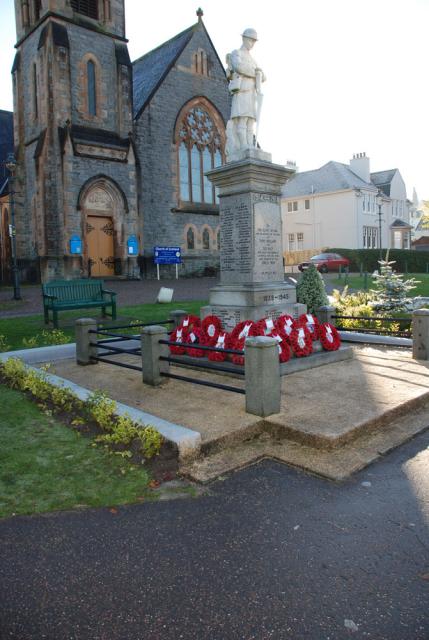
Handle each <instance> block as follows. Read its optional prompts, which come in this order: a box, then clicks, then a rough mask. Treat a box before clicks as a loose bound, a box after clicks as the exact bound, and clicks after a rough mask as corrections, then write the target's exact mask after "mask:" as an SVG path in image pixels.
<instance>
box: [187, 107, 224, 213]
mask: <svg viewBox="0 0 429 640" xmlns="http://www.w3.org/2000/svg"><path fill="white" fill-rule="evenodd" d="M222 159H223V149H222V142H221V136H220V134H219V131H218V130H217V128H216V125H215V123H214V121H213V119H212V118H211V117H210V115H209V114H208V112H207V111H206V109H204V108H203V107H202V106H198V105H197V106H195V107H192V108H191V109H189V111H187V112H186V113H185V115H184V117H183V118H182V121H181V123H180V130H179V174H180V199H181V200H182V201H185V202H193V203H195V204H200V203H206V204H210V205H213V204H216V203H217V195H216V191H215V188H214V187H213V185H212V184H211V182H210V180H208V179H207V178H206V177H205V176H204V173H206V172H207V171H210V170H211V169H213V168H214V167H217V166H219V165H221V164H222Z"/></svg>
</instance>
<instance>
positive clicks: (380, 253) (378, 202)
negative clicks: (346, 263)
mask: <svg viewBox="0 0 429 640" xmlns="http://www.w3.org/2000/svg"><path fill="white" fill-rule="evenodd" d="M376 200H377V205H378V249H379V255H380V260H383V254H382V249H381V205H382V204H383V201H384V198H383V193H382V191H380V190H379V191H378V193H377V196H376Z"/></svg>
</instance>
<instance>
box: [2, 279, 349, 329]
mask: <svg viewBox="0 0 429 640" xmlns="http://www.w3.org/2000/svg"><path fill="white" fill-rule="evenodd" d="M289 275H290V276H292V277H293V278H294V279H295V280H297V279H298V278H299V274H297V273H290V274H289ZM324 278H325V282H326V290H327V292H328V293H331V291H332V289H333V288H337V289H341V284H340V285H338V279H337V276H336V274H328V275H325V276H324ZM216 284H218V279H217V278H179V280H160V281H159V282H158V280H108V281H106V286H107V288H109V289H112V291H116V293H117V294H118V297H117V301H118V305H119V307H121V306H126V305H133V304H143V303H146V302H156V298H157V296H158V293H159V289H160V287H168V288H169V289H174V296H173V301H176V302H180V301H184V300H208V299H209V292H210V289H211V288H212V287H214V286H215V285H216ZM21 294H22V300H21V301H15V300H12V296H13V290H12V289H11V287H0V317H3V318H5V317H17V316H25V315H31V314H35V313H42V312H43V305H42V297H41V288H40V285H32V286H23V287H21Z"/></svg>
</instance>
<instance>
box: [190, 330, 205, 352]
mask: <svg viewBox="0 0 429 640" xmlns="http://www.w3.org/2000/svg"><path fill="white" fill-rule="evenodd" d="M186 342H187V343H188V344H191V343H192V344H195V345H197V344H204V342H205V340H204V333H203V330H202V329H200V328H199V327H194V328H193V329H191V331H189V333H187V334H186ZM186 353H187V354H188V356H191V357H192V358H203V357H204V356H205V355H206V351H203V350H202V349H194V348H189V347H187V349H186Z"/></svg>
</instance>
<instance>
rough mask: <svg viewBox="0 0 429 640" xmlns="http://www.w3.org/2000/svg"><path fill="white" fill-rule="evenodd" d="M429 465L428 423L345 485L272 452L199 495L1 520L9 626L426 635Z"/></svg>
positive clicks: (153, 634) (69, 639)
mask: <svg viewBox="0 0 429 640" xmlns="http://www.w3.org/2000/svg"><path fill="white" fill-rule="evenodd" d="M428 469H429V432H426V433H424V434H422V435H420V436H419V437H418V438H416V439H415V440H414V441H412V442H410V443H408V444H407V445H404V446H403V447H402V448H400V449H399V450H396V451H395V452H393V453H392V454H390V455H389V456H387V457H386V458H385V459H384V460H382V461H381V462H379V463H377V464H375V465H373V466H372V467H369V468H368V469H366V470H365V471H364V472H362V473H360V474H358V475H356V476H355V477H353V478H352V479H351V480H350V481H349V482H347V483H345V484H341V485H337V484H333V483H329V482H327V481H324V480H322V479H319V478H316V477H312V476H309V475H306V474H304V473H301V472H299V471H296V470H293V469H290V468H288V467H286V466H282V465H280V464H278V463H276V462H271V461H265V462H262V463H260V464H259V465H257V466H254V467H251V468H248V469H246V470H244V471H242V472H240V473H237V474H235V475H232V476H231V477H229V478H226V479H224V481H218V482H217V483H215V484H213V485H211V487H210V492H209V493H208V494H207V495H205V496H203V497H200V498H197V499H187V500H176V501H173V502H160V503H147V504H139V505H135V506H128V507H119V508H118V510H117V513H112V512H111V511H110V510H109V509H101V510H88V511H83V512H77V511H76V512H65V513H57V514H53V515H46V516H42V517H40V516H38V517H17V518H12V519H9V520H4V521H2V522H1V523H0V538H1V546H0V638H1V640H6V639H10V638H14V639H16V640H27V639H30V638H31V639H32V640H36V639H37V640H41V639H49V640H143V639H144V640H146V639H148V640H149V639H150V640H153V639H159V640H161V639H162V640H170V639H171V640H173V639H174V640H180V639H185V640H188V639H189V640H191V639H194V640H230V639H231V640H235V639H240V640H251V639H252V640H253V639H255V640H265V639H269V638H274V639H276V640H283V639H286V638H287V639H293V640H295V639H299V640H340V639H341V640H342V639H343V638H349V637H353V638H356V639H358V638H370V639H371V640H375V639H376V640H382V639H385V640H407V639H410V640H411V639H412V640H427V639H428V638H429V616H428V611H429V607H428V604H429V536H428V524H429V505H428V499H429V473H428ZM365 483H370V484H369V485H368V484H365Z"/></svg>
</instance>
